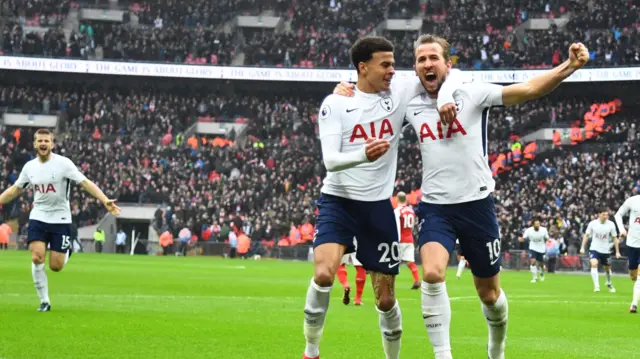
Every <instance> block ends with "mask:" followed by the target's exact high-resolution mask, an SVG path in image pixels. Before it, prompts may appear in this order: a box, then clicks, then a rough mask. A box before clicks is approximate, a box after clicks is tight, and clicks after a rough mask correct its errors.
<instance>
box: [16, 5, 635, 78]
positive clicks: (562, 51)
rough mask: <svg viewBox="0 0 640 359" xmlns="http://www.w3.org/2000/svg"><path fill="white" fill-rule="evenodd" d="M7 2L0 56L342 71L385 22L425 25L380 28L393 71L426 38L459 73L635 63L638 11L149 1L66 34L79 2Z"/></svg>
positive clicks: (407, 64) (408, 60) (613, 7)
mask: <svg viewBox="0 0 640 359" xmlns="http://www.w3.org/2000/svg"><path fill="white" fill-rule="evenodd" d="M13 3H14V9H16V10H15V13H16V14H18V15H15V16H14V18H13V20H12V21H8V22H5V25H4V27H5V28H4V41H3V52H4V53H5V54H24V55H44V56H52V57H62V56H67V57H74V58H94V57H95V58H97V59H102V58H104V59H115V60H138V61H161V62H181V63H191V64H214V65H215V64H220V65H228V64H230V63H231V62H232V60H233V58H234V57H235V56H237V55H239V54H241V53H243V54H244V61H245V64H246V65H259V66H274V65H275V66H286V67H291V66H299V67H329V68H333V67H350V66H351V64H350V61H349V56H348V49H349V47H350V44H351V43H353V41H354V40H355V39H356V38H357V37H358V36H362V35H366V34H370V33H372V31H373V30H374V29H376V27H377V26H378V25H380V24H381V23H382V22H383V20H384V19H385V16H388V18H392V19H410V18H420V19H422V20H423V22H422V28H420V29H419V31H418V30H416V31H388V30H387V31H382V34H383V35H385V36H388V37H389V38H391V39H393V40H394V43H395V45H396V47H397V51H396V55H397V59H396V61H397V62H398V64H399V65H400V66H401V67H411V66H412V55H413V40H415V38H416V37H417V35H418V34H419V33H426V32H431V33H436V34H438V35H441V36H444V37H445V38H447V39H448V40H449V41H450V43H451V44H452V45H453V48H452V53H451V55H452V61H453V63H454V65H456V66H458V67H460V68H476V69H494V68H523V67H524V68H536V67H551V66H553V65H556V64H559V63H560V62H562V61H563V60H564V58H565V57H566V48H567V45H568V44H570V43H571V42H575V41H582V42H583V43H585V45H586V46H587V47H588V48H589V49H590V50H591V63H590V66H613V65H633V66H637V65H640V37H639V36H638V26H637V25H638V24H637V22H636V21H637V19H638V18H639V16H640V7H639V6H638V4H637V3H636V2H634V1H614V2H611V1H603V0H602V1H593V2H590V3H589V6H578V5H577V4H575V3H574V2H571V1H564V0H561V1H538V0H531V1H526V2H517V1H512V0H504V1H499V2H494V1H489V2H487V1H479V0H473V1H464V2H462V1H434V2H429V3H428V4H426V5H424V6H421V5H420V4H419V3H418V2H417V1H413V0H407V1H365V2H362V1H351V0H350V1H328V2H318V1H306V0H299V1H267V2H262V1H261V2H253V1H248V0H243V1H241V0H227V1H219V2H215V3H209V2H206V1H196V0H192V1H188V2H174V1H161V0H154V1H147V2H129V3H128V4H129V10H130V11H131V12H132V13H133V14H136V15H137V16H138V21H139V24H138V25H133V24H132V23H109V22H102V21H81V25H80V27H79V28H77V29H73V31H72V33H71V35H70V36H68V37H66V38H65V36H63V33H62V32H61V30H60V29H56V28H54V25H57V24H58V22H59V21H64V18H65V14H66V13H67V12H68V11H69V8H70V7H72V8H73V7H77V6H80V5H78V4H77V3H70V2H47V1H44V2H36V1H17V0H16V1H14V2H13ZM81 6H86V7H90V4H82V5H81ZM264 12H268V13H273V14H276V15H278V16H281V17H282V18H283V21H285V22H286V23H287V24H288V26H285V27H284V29H271V28H251V29H249V28H238V29H237V30H238V31H231V30H230V29H227V30H224V29H223V26H222V25H223V24H225V23H227V22H229V21H230V20H232V19H233V18H234V17H235V16H237V15H255V16H257V15H260V14H262V13H264ZM569 15H570V16H569ZM563 17H567V18H569V19H570V20H569V21H568V23H566V22H563V23H559V25H556V24H552V25H550V27H549V28H548V29H547V30H527V29H526V27H524V28H523V29H520V30H518V27H519V26H522V25H523V24H525V23H526V22H527V21H528V20H530V19H535V18H548V19H561V18H563ZM49 19H56V20H55V21H57V22H54V23H52V22H51V21H53V20H49ZM43 24H45V25H47V26H52V28H51V29H50V30H49V32H44V33H43V32H26V33H25V31H23V27H24V26H30V25H36V26H39V25H43ZM236 33H238V34H242V35H237V36H235V35H234V34H236ZM63 50H64V51H63Z"/></svg>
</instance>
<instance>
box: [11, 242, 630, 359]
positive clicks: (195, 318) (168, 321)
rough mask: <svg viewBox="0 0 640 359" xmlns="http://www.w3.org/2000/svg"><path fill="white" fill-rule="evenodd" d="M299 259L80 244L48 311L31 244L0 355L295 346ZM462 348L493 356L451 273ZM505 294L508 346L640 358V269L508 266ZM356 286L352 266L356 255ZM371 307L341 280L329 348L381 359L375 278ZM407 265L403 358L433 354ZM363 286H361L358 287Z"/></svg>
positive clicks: (19, 263)
mask: <svg viewBox="0 0 640 359" xmlns="http://www.w3.org/2000/svg"><path fill="white" fill-rule="evenodd" d="M312 273H313V269H312V265H311V264H310V263H303V262H284V261H267V260H263V261H252V260H247V261H244V260H224V259H220V258H211V257H191V258H190V257H186V258H184V257H173V256H172V257H143V256H135V257H131V256H125V255H111V254H103V255H95V254H76V255H74V256H73V257H72V258H71V260H70V263H69V264H68V266H67V267H66V268H65V269H64V270H63V271H62V272H60V273H53V272H51V271H49V270H48V271H47V275H48V278H49V291H50V293H49V294H50V297H51V300H52V307H53V309H52V311H51V312H49V313H37V312H36V308H37V307H38V305H39V303H38V299H37V296H36V293H35V289H34V288H33V283H32V279H31V266H30V255H29V254H28V252H14V251H9V252H0V323H1V325H2V329H1V331H0V358H2V359H27V358H34V359H48V358H51V359H74V358H82V359H89V358H119V359H124V358H136V359H137V358H172V359H175V358H189V359H195V358H222V359H253V358H256V359H257V358H260V359H265V358H278V359H280V358H282V359H288V358H293V359H299V358H301V356H302V350H303V348H304V337H303V335H302V322H303V313H302V309H303V306H304V300H305V293H306V289H307V285H308V283H309V280H310V278H311V275H312ZM448 277H449V279H450V280H449V281H448V290H449V295H450V297H451V298H452V309H453V320H452V330H451V338H452V340H451V341H452V347H453V354H454V357H455V358H456V359H464V358H469V359H471V358H473V359H476V358H480V359H484V358H486V354H485V353H486V352H485V346H486V341H487V340H486V337H487V328H486V324H485V320H484V318H483V317H482V314H481V310H480V304H479V302H478V300H477V299H476V297H475V290H474V288H473V283H472V278H471V274H470V272H469V271H465V273H464V274H463V277H462V279H461V280H460V281H456V280H455V271H453V270H450V271H449V273H448ZM502 278H503V287H504V288H505V291H506V293H507V297H508V299H509V310H510V312H509V335H508V340H507V353H506V357H507V358H523V359H536V358H544V359H547V358H563V359H578V358H580V359H588V358H593V359H596V358H598V359H603V358H625V359H626V358H634V357H637V353H638V352H637V348H636V347H635V345H633V342H632V341H631V339H632V338H633V337H635V334H633V333H637V330H638V328H639V327H640V316H638V315H631V314H629V313H628V306H629V302H630V299H631V290H632V282H631V281H630V280H629V279H628V278H626V277H614V279H613V283H614V285H615V286H616V288H617V289H618V293H615V294H610V293H608V291H607V288H606V286H605V285H604V276H601V278H600V280H601V287H602V290H603V291H602V292H600V293H593V292H592V290H593V288H592V283H591V278H590V277H589V276H583V275H568V274H555V275H554V274H548V275H547V278H546V279H547V280H546V281H545V282H544V283H536V284H531V283H529V281H530V280H531V275H530V273H529V272H503V273H502ZM349 280H350V282H351V283H352V287H355V270H354V269H353V268H349ZM367 280H368V282H367V287H366V291H365V294H364V299H363V300H364V306H362V307H354V306H353V305H352V304H351V305H349V306H344V305H343V304H342V303H341V298H342V288H341V286H340V284H339V282H338V281H337V280H336V282H335V286H334V290H333V292H332V298H331V304H330V307H329V313H328V316H327V322H326V326H325V331H324V338H323V340H322V344H321V352H322V358H323V359H351V358H353V359H361V358H365V359H369V358H383V357H384V355H383V354H382V344H381V338H380V331H379V329H378V315H377V312H376V311H375V309H374V307H373V293H372V289H371V284H370V283H369V281H370V280H369V278H367ZM411 284H412V280H411V275H410V272H409V270H408V269H407V268H406V267H403V268H402V269H401V273H400V276H399V277H398V278H397V291H396V292H397V296H398V298H399V302H400V306H401V309H402V313H403V322H404V325H403V326H404V334H403V337H402V355H401V357H403V358H433V353H432V349H431V346H430V344H429V341H428V338H427V333H426V330H425V329H424V324H423V320H422V315H421V310H420V292H419V291H412V290H409V287H410V286H411ZM352 293H353V292H352Z"/></svg>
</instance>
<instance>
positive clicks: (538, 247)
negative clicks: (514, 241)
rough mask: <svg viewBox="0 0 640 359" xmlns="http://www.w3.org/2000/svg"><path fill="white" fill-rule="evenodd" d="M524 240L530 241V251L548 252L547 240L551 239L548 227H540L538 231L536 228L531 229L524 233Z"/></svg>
mask: <svg viewBox="0 0 640 359" xmlns="http://www.w3.org/2000/svg"><path fill="white" fill-rule="evenodd" d="M523 237H524V239H528V240H529V250H530V251H535V252H538V253H546V252H547V246H546V243H547V239H549V232H548V231H547V228H546V227H542V226H540V227H539V228H538V230H537V231H536V230H535V228H533V226H532V227H529V228H527V229H526V230H525V231H524V235H523Z"/></svg>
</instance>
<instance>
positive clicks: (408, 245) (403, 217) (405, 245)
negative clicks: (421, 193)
mask: <svg viewBox="0 0 640 359" xmlns="http://www.w3.org/2000/svg"><path fill="white" fill-rule="evenodd" d="M397 198H398V207H396V209H395V212H396V218H397V219H398V226H399V227H400V247H399V249H400V260H401V261H402V262H404V263H406V264H407V267H409V270H410V271H411V276H412V277H413V286H412V287H411V289H418V288H420V274H419V273H418V266H416V247H415V245H414V244H413V227H414V226H415V224H416V214H415V213H414V212H413V208H411V207H409V206H408V205H407V194H406V193H404V192H398V195H397Z"/></svg>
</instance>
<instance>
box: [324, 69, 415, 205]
mask: <svg viewBox="0 0 640 359" xmlns="http://www.w3.org/2000/svg"><path fill="white" fill-rule="evenodd" d="M420 92H424V88H423V87H422V85H421V84H420V81H419V80H418V78H417V77H416V78H415V79H397V80H396V79H394V80H392V82H391V89H390V91H388V92H381V93H376V94H369V93H363V92H361V91H358V90H357V89H356V91H355V96H353V97H345V96H339V95H333V94H332V95H329V96H328V97H327V98H325V100H324V101H323V102H322V105H321V106H320V114H319V115H318V130H319V133H320V140H322V138H323V137H325V136H329V135H340V136H342V143H341V148H340V152H343V153H346V152H352V151H362V149H363V147H364V146H365V142H366V141H367V140H368V139H370V138H372V139H387V140H389V142H390V145H391V146H390V148H389V150H388V151H387V153H385V154H384V155H383V156H382V157H380V158H379V159H378V160H376V161H374V162H365V163H362V164H359V165H357V166H355V167H352V168H349V169H346V170H342V171H338V172H327V176H326V178H325V179H324V182H323V186H322V189H321V191H322V193H327V194H331V195H334V196H338V197H343V198H348V199H354V200H359V201H368V202H373V201H380V200H384V199H389V198H391V195H392V194H393V185H394V182H395V179H396V168H397V166H398V144H399V140H400V135H401V132H402V122H403V121H404V114H405V110H406V106H407V102H408V101H409V100H410V99H411V98H412V97H414V96H416V95H417V94H418V93H420Z"/></svg>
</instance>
